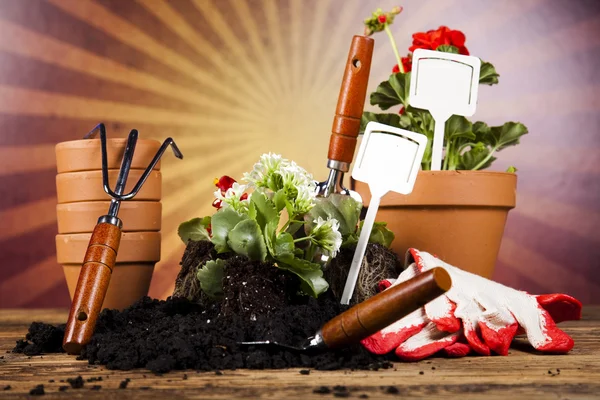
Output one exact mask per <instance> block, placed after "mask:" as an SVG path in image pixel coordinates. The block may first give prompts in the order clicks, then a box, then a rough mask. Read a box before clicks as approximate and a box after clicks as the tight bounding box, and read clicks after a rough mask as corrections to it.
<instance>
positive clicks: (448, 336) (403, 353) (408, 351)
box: [396, 322, 460, 361]
mask: <svg viewBox="0 0 600 400" xmlns="http://www.w3.org/2000/svg"><path fill="white" fill-rule="evenodd" d="M459 336H460V333H459V332H455V333H448V332H442V331H440V330H438V329H437V328H436V326H435V323H433V322H429V323H428V324H427V325H426V326H425V327H424V328H423V330H421V331H420V332H419V333H417V334H416V335H414V336H412V337H411V338H409V339H408V340H406V341H405V342H403V343H402V344H401V345H400V346H398V348H397V349H396V355H397V356H398V357H399V358H400V359H401V360H405V361H418V360H422V359H424V358H426V357H429V356H431V355H432V354H435V353H437V352H438V351H440V350H442V349H444V348H446V347H448V346H450V345H453V344H454V343H456V341H457V340H458V338H459Z"/></svg>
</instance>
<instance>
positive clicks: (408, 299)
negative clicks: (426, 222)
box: [321, 267, 452, 348]
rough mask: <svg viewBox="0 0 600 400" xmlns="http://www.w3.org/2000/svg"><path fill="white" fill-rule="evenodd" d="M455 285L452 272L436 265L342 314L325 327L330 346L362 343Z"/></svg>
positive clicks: (324, 337)
mask: <svg viewBox="0 0 600 400" xmlns="http://www.w3.org/2000/svg"><path fill="white" fill-rule="evenodd" d="M451 286H452V279H451V278H450V275H449V274H448V272H446V270H445V269H443V268H439V267H438V268H433V269H431V270H429V271H426V272H424V273H422V274H419V275H417V276H415V277H414V278H412V279H409V280H408V281H406V282H402V283H400V284H398V285H396V286H392V287H390V288H389V289H387V290H384V291H383V292H381V293H378V294H376V295H375V296H373V297H371V298H369V299H367V300H365V301H363V302H362V303H360V304H357V305H355V306H354V307H352V308H350V309H349V310H347V311H345V312H344V313H342V314H340V315H338V316H337V317H335V318H334V319H332V320H331V321H329V322H327V323H326V324H325V325H324V326H323V327H322V328H321V335H322V337H323V340H324V341H325V344H327V346H328V347H329V348H336V347H343V346H348V345H350V344H353V343H358V342H359V341H361V340H362V339H364V338H366V337H369V336H371V335H372V334H374V333H376V332H378V331H380V330H381V329H383V328H385V327H387V326H389V325H391V324H393V323H394V322H396V321H398V320H400V319H402V318H403V317H405V316H407V315H408V314H410V313H411V312H413V311H415V310H417V309H418V308H420V307H423V306H424V305H425V304H426V303H428V302H430V301H431V300H433V299H435V298H436V297H438V296H440V295H442V294H444V293H445V292H446V291H448V289H450V287H451Z"/></svg>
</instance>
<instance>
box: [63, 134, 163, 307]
mask: <svg viewBox="0 0 600 400" xmlns="http://www.w3.org/2000/svg"><path fill="white" fill-rule="evenodd" d="M125 145H126V139H108V140H107V154H108V169H109V184H110V187H111V188H112V189H113V190H114V187H115V182H116V179H117V175H118V174H119V168H120V167H121V159H122V157H123V152H124V150H125ZM160 145H161V144H160V142H158V141H155V140H143V139H139V140H138V141H137V145H136V148H135V152H134V157H133V161H132V165H131V171H130V173H129V178H128V179H127V185H126V187H125V192H124V193H129V192H130V191H131V189H132V188H133V186H134V185H135V184H136V183H137V181H138V179H139V178H140V176H141V175H142V173H143V172H144V170H145V169H146V167H147V166H148V165H149V164H150V161H151V160H152V158H153V157H154V155H155V154H156V152H157V151H158V149H159V147H160ZM56 163H57V170H58V175H57V176H56V191H57V197H58V205H57V207H56V214H57V219H58V235H57V236H56V258H57V261H58V263H59V264H61V265H62V266H63V271H64V273H65V278H66V279H67V284H68V286H69V293H70V295H71V299H73V294H74V293H75V288H76V286H77V280H78V278H79V271H80V270H81V264H82V262H83V258H84V256H85V252H86V250H87V246H88V242H89V240H90V237H91V235H92V231H93V230H94V227H95V226H96V224H97V222H98V218H99V217H100V216H102V215H105V214H106V213H107V212H108V207H109V204H110V200H111V198H110V196H108V194H106V193H105V192H104V188H103V184H102V150H101V146H100V140H99V139H86V140H73V141H69V142H62V143H59V144H58V145H56ZM161 180H162V179H161V173H160V163H159V164H157V165H156V167H155V168H154V170H153V171H152V173H151V174H150V176H149V177H148V180H147V181H146V183H145V184H144V186H143V187H142V189H141V190H140V192H139V193H138V194H137V195H136V196H135V197H134V199H132V200H127V201H122V202H121V207H120V210H119V214H118V216H119V218H120V219H121V220H122V221H123V235H122V237H121V245H120V247H119V251H118V254H117V260H116V265H115V268H114V270H113V272H112V276H111V279H110V285H109V287H108V292H107V293H106V297H105V299H104V303H103V308H116V309H123V308H126V307H127V306H129V305H131V304H132V303H134V302H135V301H136V300H138V299H139V298H141V297H143V296H145V295H147V294H148V288H149V287H150V280H151V279H152V273H153V271H154V265H155V263H156V262H157V261H159V260H160V243H161V234H160V228H161V211H162V206H161V203H160V199H161Z"/></svg>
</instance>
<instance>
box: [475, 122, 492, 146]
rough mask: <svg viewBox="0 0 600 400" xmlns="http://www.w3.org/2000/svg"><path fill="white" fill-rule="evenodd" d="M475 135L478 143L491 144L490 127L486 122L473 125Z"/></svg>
mask: <svg viewBox="0 0 600 400" xmlns="http://www.w3.org/2000/svg"><path fill="white" fill-rule="evenodd" d="M473 133H474V134H475V141H476V142H483V143H489V141H490V137H489V136H490V127H489V126H488V124H486V123H485V122H481V121H477V122H475V123H474V124H473Z"/></svg>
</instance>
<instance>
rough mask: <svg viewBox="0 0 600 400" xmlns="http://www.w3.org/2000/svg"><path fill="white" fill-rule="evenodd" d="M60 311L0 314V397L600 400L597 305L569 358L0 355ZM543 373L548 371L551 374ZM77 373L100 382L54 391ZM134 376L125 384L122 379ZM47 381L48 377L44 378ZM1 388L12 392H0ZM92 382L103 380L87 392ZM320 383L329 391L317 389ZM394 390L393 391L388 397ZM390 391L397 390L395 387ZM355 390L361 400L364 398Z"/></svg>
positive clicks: (525, 352) (524, 351) (587, 312)
mask: <svg viewBox="0 0 600 400" xmlns="http://www.w3.org/2000/svg"><path fill="white" fill-rule="evenodd" d="M66 318H67V312H66V311H65V310H0V357H3V358H0V398H27V397H29V398H33V396H29V391H30V390H31V389H32V388H34V387H35V386H36V385H38V384H43V385H44V390H45V393H46V394H45V396H44V397H43V398H58V397H61V398H92V399H93V398H119V399H127V398H132V399H138V398H161V399H178V398H203V399H233V398H235V399H238V398H251V399H256V398H283V397H287V398H290V399H295V398H298V399H300V398H301V399H309V398H316V399H327V398H338V397H346V396H345V395H344V394H343V393H342V394H341V395H340V394H339V391H338V392H337V393H338V394H337V395H336V394H335V393H334V391H333V387H334V386H335V385H343V386H346V388H347V393H348V396H347V397H348V398H367V397H365V395H367V396H368V398H370V399H373V398H386V399H390V398H394V397H395V398H406V397H423V398H428V399H435V398H445V399H448V398H460V399H471V398H474V399H481V398H484V397H485V399H486V400H487V399H507V398H509V397H512V398H525V397H526V398H528V399H532V398H545V399H550V398H551V399H579V398H581V399H589V398H593V397H596V396H598V397H600V306H594V307H584V317H583V319H582V320H581V321H575V322H566V323H562V324H560V326H561V327H562V328H563V329H564V330H565V331H566V332H568V333H569V334H570V335H572V337H573V338H574V339H575V348H574V349H573V350H572V351H571V353H570V354H568V355H562V356H554V355H541V354H536V353H535V352H534V351H532V350H531V349H530V347H529V346H528V345H527V344H526V342H525V341H524V340H522V339H517V340H515V343H513V348H512V349H511V351H510V354H509V356H507V357H498V356H496V357H476V356H472V357H466V358H462V359H446V358H432V359H429V360H424V361H421V362H418V363H402V362H398V363H395V364H394V368H392V369H388V370H380V371H347V370H346V371H344V370H342V371H330V372H320V371H314V370H312V371H310V375H302V374H300V373H299V369H290V370H263V371H256V370H254V371H253V370H237V371H223V374H222V375H216V374H215V373H214V372H201V373H197V372H196V371H192V370H189V371H177V372H171V373H168V374H164V375H161V376H157V375H154V374H152V373H150V372H148V371H146V370H134V371H111V370H107V369H106V368H104V367H102V366H91V365H88V363H87V362H86V361H77V360H75V357H72V356H67V355H64V354H60V355H58V354H48V355H43V356H34V357H27V356H25V355H23V354H13V353H9V352H8V353H7V351H8V350H11V349H12V348H13V347H14V344H15V341H16V340H17V339H20V338H23V337H24V335H25V333H26V332H27V327H28V326H29V324H30V323H31V322H32V321H34V320H35V321H43V322H47V323H54V324H56V323H64V321H65V320H66ZM549 371H550V373H549ZM78 375H81V376H82V377H83V378H84V379H88V378H92V377H98V376H101V377H102V378H103V379H102V381H101V382H90V383H86V384H85V386H84V387H83V388H81V389H72V388H71V387H69V389H67V390H66V391H64V392H59V386H62V385H68V384H67V383H64V382H60V380H66V379H67V378H75V377H77V376H78ZM125 378H129V379H131V381H130V382H129V385H128V386H127V388H126V389H119V383H120V382H121V381H122V380H124V379H125ZM50 380H54V382H49V381H50ZM7 385H10V386H11V389H10V390H2V389H3V388H5V387H6V386H7ZM93 385H100V386H101V388H100V389H99V390H93V389H92V386H93ZM320 386H327V387H329V388H330V389H331V390H332V392H331V393H329V394H319V393H314V390H315V389H316V388H318V387H320ZM389 386H394V387H395V388H396V389H397V391H396V393H388V391H389V389H387V388H388V387H389ZM392 391H394V390H393V389H392ZM361 396H362V397H361Z"/></svg>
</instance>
